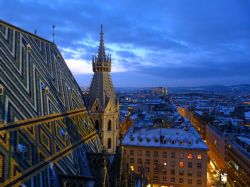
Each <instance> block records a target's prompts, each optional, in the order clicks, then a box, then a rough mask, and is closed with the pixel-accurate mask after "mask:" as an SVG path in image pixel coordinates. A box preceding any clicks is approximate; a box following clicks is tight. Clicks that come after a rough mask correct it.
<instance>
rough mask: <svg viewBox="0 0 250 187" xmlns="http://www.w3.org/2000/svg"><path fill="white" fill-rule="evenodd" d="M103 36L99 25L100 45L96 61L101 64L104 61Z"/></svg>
mask: <svg viewBox="0 0 250 187" xmlns="http://www.w3.org/2000/svg"><path fill="white" fill-rule="evenodd" d="M103 35H104V33H103V31H102V24H101V33H100V45H99V51H98V61H101V62H104V61H105V60H106V59H105V57H106V56H105V47H104V40H103Z"/></svg>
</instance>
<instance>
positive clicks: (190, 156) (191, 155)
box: [130, 150, 202, 160]
mask: <svg viewBox="0 0 250 187" xmlns="http://www.w3.org/2000/svg"><path fill="white" fill-rule="evenodd" d="M130 155H132V156H133V155H135V151H134V150H130ZM137 155H138V156H142V150H139V151H137ZM145 155H146V156H147V157H150V156H151V152H150V151H146V152H145ZM167 155H168V154H167V152H162V154H161V156H162V158H167ZM153 156H154V157H158V156H159V152H158V151H154V152H153ZM186 157H187V158H188V159H189V160H192V159H193V154H192V153H188V154H187V155H186ZM170 158H176V154H175V152H172V153H171V154H170ZM179 158H180V159H184V158H185V153H180V154H179ZM196 158H197V159H198V160H201V159H202V154H201V153H199V154H197V155H196Z"/></svg>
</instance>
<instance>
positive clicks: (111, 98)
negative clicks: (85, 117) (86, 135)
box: [88, 26, 119, 153]
mask: <svg viewBox="0 0 250 187" xmlns="http://www.w3.org/2000/svg"><path fill="white" fill-rule="evenodd" d="M100 35H101V37H100V45H99V50H98V54H97V55H93V59H92V66H93V72H94V76H93V79H92V82H91V85H90V89H89V96H88V104H89V105H88V110H89V113H90V115H91V116H92V121H93V123H94V124H95V126H96V129H97V131H98V132H99V134H100V138H101V140H102V143H103V146H104V147H105V148H106V149H107V151H108V152H109V153H114V152H115V149H116V146H117V145H118V130H119V103H118V101H117V99H116V95H115V90H114V87H113V83H112V79H111V77H110V72H111V55H110V54H108V55H106V54H105V47H104V39H103V35H104V34H103V29H102V26H101V33H100Z"/></svg>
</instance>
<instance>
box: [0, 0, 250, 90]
mask: <svg viewBox="0 0 250 187" xmlns="http://www.w3.org/2000/svg"><path fill="white" fill-rule="evenodd" d="M0 10H1V11H0V19H2V20H5V21H7V22H10V23H12V24H14V25H17V26H19V27H21V28H24V29H25V30H28V31H30V32H34V30H35V29H36V30H37V34H38V35H39V36H41V37H44V38H46V39H48V40H51V39H52V35H51V33H52V25H53V24H55V25H56V29H55V33H56V36H55V42H56V44H57V45H58V46H59V48H60V50H61V52H62V54H63V56H64V58H65V60H66V62H67V64H68V66H69V68H70V69H71V71H72V72H73V74H74V75H75V77H76V79H77V81H78V83H79V84H80V85H81V86H82V85H89V84H90V81H91V77H92V75H93V74H92V69H91V58H92V54H94V53H96V52H97V50H98V44H99V37H100V36H99V33H100V24H103V25H104V33H105V35H104V39H105V47H106V51H107V52H109V53H111V54H112V59H113V64H112V78H113V81H114V84H115V86H116V87H124V86H132V87H135V86H138V87H139V86H140V87H144V86H199V85H212V84H227V85H231V84H240V83H250V0H0Z"/></svg>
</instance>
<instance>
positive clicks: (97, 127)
mask: <svg viewBox="0 0 250 187" xmlns="http://www.w3.org/2000/svg"><path fill="white" fill-rule="evenodd" d="M95 128H96V130H97V131H99V130H100V125H99V121H98V120H96V121H95Z"/></svg>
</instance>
